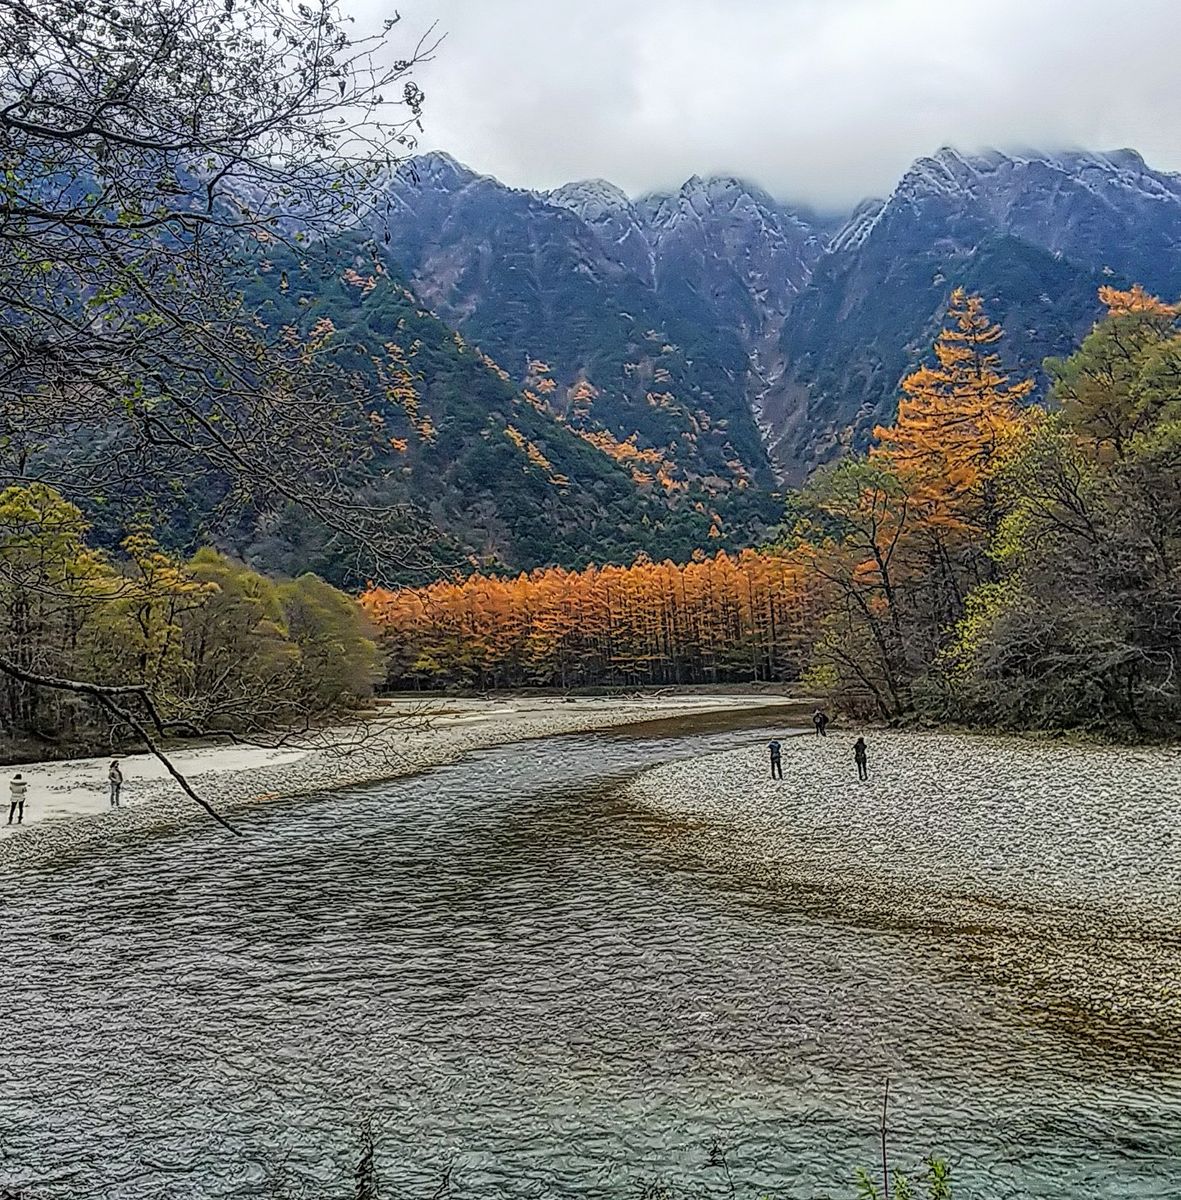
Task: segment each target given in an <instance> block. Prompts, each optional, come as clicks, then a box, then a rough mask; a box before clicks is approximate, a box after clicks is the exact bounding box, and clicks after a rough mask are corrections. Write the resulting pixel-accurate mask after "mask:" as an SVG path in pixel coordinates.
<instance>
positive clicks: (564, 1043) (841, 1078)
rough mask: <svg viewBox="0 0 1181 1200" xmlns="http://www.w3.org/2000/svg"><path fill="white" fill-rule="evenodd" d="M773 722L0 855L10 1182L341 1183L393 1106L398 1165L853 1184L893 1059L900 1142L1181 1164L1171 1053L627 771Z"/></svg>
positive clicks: (185, 1191) (1010, 1173)
mask: <svg viewBox="0 0 1181 1200" xmlns="http://www.w3.org/2000/svg"><path fill="white" fill-rule="evenodd" d="M765 740H766V738H765V735H764V733H763V732H762V731H751V730H746V731H731V732H708V733H701V732H698V733H688V732H685V731H684V730H683V729H682V730H680V731H678V732H677V733H675V735H673V736H661V737H657V736H648V734H647V733H645V734H644V735H642V736H628V737H625V736H618V735H617V736H600V737H583V738H566V739H561V740H554V741H549V742H533V743H524V744H521V745H517V746H509V747H506V748H503V749H500V750H496V751H492V752H487V753H483V754H480V755H477V756H473V757H472V758H470V759H468V760H467V761H465V762H463V763H461V764H458V765H456V766H453V767H449V768H444V769H440V770H437V771H433V772H430V773H428V774H424V775H421V776H418V777H414V778H410V779H405V780H401V781H398V782H395V783H390V784H385V785H381V786H378V787H373V788H368V789H364V790H358V791H353V792H348V793H342V794H340V795H338V796H335V797H331V798H316V799H306V800H300V801H295V802H291V803H285V804H282V805H276V806H273V807H270V808H268V809H265V810H257V811H255V812H254V813H253V814H252V815H251V817H250V819H249V821H248V832H249V837H248V838H247V839H246V840H245V841H237V840H232V839H229V838H227V837H223V836H222V835H221V834H220V833H219V832H218V831H217V830H216V829H214V828H213V827H211V826H210V825H208V824H206V823H203V822H195V823H194V824H193V825H192V826H191V827H189V828H187V829H186V830H185V831H183V832H181V833H179V834H178V833H173V834H169V835H167V836H162V837H160V838H158V839H156V840H153V841H150V842H148V843H147V844H139V845H135V846H128V847H125V848H124V849H123V850H122V851H120V852H112V853H110V854H107V855H104V856H93V857H90V858H88V859H86V860H84V861H80V862H74V863H70V864H68V865H66V864H62V865H59V866H56V867H47V868H45V869H43V870H40V871H25V872H22V873H21V874H19V875H16V874H9V875H5V876H3V877H2V879H0V884H2V888H3V895H2V900H3V905H2V907H0V920H2V922H3V924H2V926H0V928H2V931H3V932H2V935H0V936H2V939H3V941H2V943H0V945H2V954H3V960H2V961H3V966H2V978H3V991H2V993H0V1035H2V1038H3V1043H2V1045H0V1150H2V1151H3V1156H2V1157H0V1183H9V1184H13V1185H27V1186H28V1187H30V1188H31V1189H33V1191H32V1194H34V1195H44V1196H47V1197H53V1198H58V1197H73V1196H103V1197H112V1198H118V1200H132V1198H135V1200H139V1198H141V1197H156V1196H168V1197H185V1198H188V1197H202V1198H206V1197H208V1198H210V1200H212V1198H214V1197H228V1196H247V1195H259V1196H262V1195H270V1194H273V1193H272V1192H271V1191H270V1190H268V1189H269V1188H270V1186H271V1181H272V1180H273V1179H274V1177H275V1176H276V1174H279V1173H281V1174H284V1175H285V1176H286V1178H287V1179H288V1181H289V1185H290V1186H291V1188H292V1189H293V1190H296V1189H298V1187H300V1186H306V1187H309V1188H312V1189H320V1188H322V1189H323V1190H322V1191H320V1192H319V1193H318V1194H329V1195H334V1196H344V1195H347V1194H348V1185H347V1180H348V1178H349V1176H350V1172H351V1169H352V1163H353V1161H354V1159H355V1131H356V1128H357V1124H358V1121H359V1119H360V1118H361V1116H362V1115H363V1114H366V1113H372V1114H373V1117H374V1123H375V1128H376V1130H377V1134H378V1140H379V1149H378V1162H379V1168H380V1172H381V1175H382V1177H383V1179H384V1180H385V1181H386V1183H387V1184H389V1185H392V1188H393V1190H394V1191H395V1192H396V1193H397V1194H398V1195H403V1196H421V1197H429V1196H431V1195H433V1194H434V1193H435V1191H436V1188H437V1187H438V1185H439V1181H440V1179H441V1178H442V1176H443V1174H444V1172H445V1171H447V1170H448V1169H450V1170H451V1179H452V1186H453V1188H454V1189H455V1193H456V1194H457V1195H467V1196H481V1197H483V1196H493V1195H512V1196H555V1195H559V1196H587V1197H589V1196H606V1195H614V1196H618V1195H629V1194H635V1193H636V1192H637V1191H638V1188H639V1186H640V1184H641V1183H642V1182H643V1181H649V1180H655V1179H661V1180H665V1181H667V1182H670V1183H685V1184H692V1185H694V1186H696V1187H699V1188H705V1187H708V1188H709V1189H710V1190H711V1191H715V1192H717V1193H719V1194H725V1193H726V1191H727V1185H726V1182H725V1178H724V1175H723V1173H722V1171H721V1169H719V1168H718V1167H711V1166H709V1165H708V1162H707V1153H708V1148H709V1146H710V1144H711V1143H712V1142H713V1141H714V1140H715V1139H716V1140H717V1141H718V1142H719V1144H720V1145H721V1147H722V1148H724V1149H725V1150H726V1156H727V1162H728V1164H729V1168H730V1170H731V1172H732V1173H733V1177H734V1179H735V1182H736V1183H737V1184H738V1185H739V1186H740V1187H744V1186H746V1185H747V1184H749V1185H751V1186H756V1185H757V1186H758V1187H759V1188H762V1189H764V1190H766V1191H773V1192H774V1194H776V1195H777V1196H795V1197H809V1198H811V1197H817V1196H823V1195H828V1196H832V1197H834V1198H836V1197H843V1196H851V1195H852V1194H853V1188H852V1187H851V1186H850V1185H849V1182H848V1181H849V1177H850V1175H851V1171H852V1167H853V1166H854V1165H855V1164H857V1163H865V1164H866V1165H867V1166H872V1165H873V1163H874V1162H875V1161H876V1156H877V1152H878V1151H877V1136H878V1135H877V1123H878V1120H879V1110H880V1103H881V1091H882V1084H883V1081H884V1080H885V1078H886V1077H887V1076H888V1077H889V1078H890V1080H891V1096H892V1114H891V1121H890V1124H891V1131H892V1132H891V1142H892V1145H893V1148H894V1149H893V1153H894V1155H895V1156H896V1160H897V1162H898V1164H899V1165H904V1164H908V1163H911V1162H915V1161H917V1160H918V1159H919V1158H920V1157H921V1155H922V1154H924V1153H925V1152H927V1151H928V1150H934V1151H937V1152H940V1153H944V1154H947V1155H948V1156H950V1157H951V1158H952V1159H953V1162H954V1167H955V1176H956V1177H957V1178H958V1179H959V1180H960V1182H961V1184H962V1185H963V1190H962V1192H957V1196H959V1195H963V1196H964V1197H967V1198H976V1200H1008V1198H1010V1197H1031V1198H1032V1197H1037V1198H1039V1200H1068V1198H1069V1200H1078V1198H1079V1197H1081V1196H1083V1195H1085V1196H1087V1197H1088V1200H1107V1198H1109V1197H1110V1198H1115V1197H1119V1198H1121V1200H1123V1198H1128V1200H1148V1198H1150V1197H1151V1198H1154V1200H1155V1198H1159V1200H1165V1198H1166V1197H1167V1198H1170V1200H1172V1198H1174V1197H1176V1196H1177V1195H1178V1180H1179V1179H1181V1067H1179V1069H1178V1070H1177V1071H1170V1070H1169V1069H1167V1068H1161V1067H1159V1066H1158V1067H1152V1068H1148V1067H1144V1066H1137V1065H1135V1063H1134V1061H1129V1060H1128V1059H1125V1058H1121V1059H1118V1060H1117V1059H1113V1058H1110V1057H1107V1056H1105V1054H1104V1053H1103V1052H1102V1051H1101V1050H1100V1049H1097V1048H1096V1047H1094V1046H1092V1045H1089V1044H1086V1043H1080V1042H1077V1041H1075V1040H1073V1039H1072V1038H1070V1037H1069V1036H1068V1035H1067V1034H1066V1033H1062V1032H1055V1031H1054V1030H1053V1029H1047V1028H1045V1027H1043V1026H1042V1025H1040V1024H1038V1023H1037V1022H1035V1021H1033V1020H1031V1019H1030V1016H1029V1014H1028V1012H1026V1011H1024V1010H1023V1009H1021V1008H1020V1007H1019V1006H1015V1005H1014V1004H1013V1003H1012V1001H1011V998H1010V997H1008V996H1007V995H1006V996H1001V995H1000V994H999V993H994V992H993V991H991V989H990V986H989V984H988V982H987V980H986V979H984V978H982V977H980V976H978V975H973V974H970V973H968V972H967V971H966V970H965V968H964V967H963V965H962V963H961V962H960V960H958V959H957V958H956V956H955V955H954V954H950V953H948V952H947V947H946V946H945V945H944V944H942V943H941V941H940V940H939V939H938V938H937V937H936V936H934V935H923V934H916V933H914V932H907V933H900V932H891V931H889V930H881V929H874V928H863V927H858V926H857V925H856V924H854V923H851V922H849V921H847V920H846V921H837V920H835V919H833V918H831V917H823V916H817V915H815V914H810V913H809V912H807V911H802V910H801V909H800V907H799V901H798V899H797V900H796V901H793V902H789V901H787V900H786V899H784V898H781V897H777V896H776V895H775V894H774V892H773V890H769V889H768V888H767V887H765V886H763V885H759V884H756V883H754V882H750V883H747V882H745V881H744V880H743V879H742V878H741V877H738V878H736V877H735V876H734V874H733V873H729V874H723V873H721V872H720V871H719V870H718V869H716V868H711V867H708V866H703V865H702V864H701V863H700V861H696V860H688V859H685V858H683V857H682V853H681V851H680V849H679V848H678V847H679V846H680V845H681V841H682V839H680V838H678V837H677V836H676V834H677V830H676V828H675V827H674V826H672V825H670V823H669V820H668V819H667V818H661V817H659V816H657V815H655V814H654V813H651V812H648V811H645V810H644V809H642V808H640V807H637V806H636V805H635V804H634V803H632V802H629V801H628V800H626V799H625V798H623V797H622V796H621V795H620V793H619V791H618V784H619V783H621V782H622V781H623V780H624V779H626V778H627V777H628V775H629V774H631V773H634V772H635V771H636V770H639V769H641V768H643V767H646V766H651V765H653V764H655V763H658V762H661V761H665V760H667V759H670V758H676V757H682V756H685V755H690V754H703V753H710V752H713V751H715V750H719V749H724V748H729V747H733V746H735V745H741V744H744V743H751V744H758V743H760V742H763V741H765ZM1034 999H1036V998H1034Z"/></svg>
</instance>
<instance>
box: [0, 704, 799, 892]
mask: <svg viewBox="0 0 1181 1200" xmlns="http://www.w3.org/2000/svg"><path fill="white" fill-rule="evenodd" d="M776 704H782V700H781V699H774V698H772V699H761V698H750V697H728V698H727V697H706V696H702V697H696V696H686V697H672V698H662V699H651V700H644V699H635V700H598V699H591V700H580V701H578V702H576V703H570V704H567V703H563V702H562V701H561V700H560V699H557V698H549V699H528V700H523V701H508V702H505V703H497V702H494V701H488V702H479V701H458V702H444V703H441V704H438V705H433V706H432V705H429V704H427V705H423V706H421V708H418V707H412V708H411V709H409V710H408V713H407V715H406V716H405V717H403V718H399V717H397V716H395V717H389V718H386V720H385V724H386V725H387V726H388V728H389V732H388V733H382V732H380V725H381V723H380V722H377V723H374V727H373V729H371V730H370V731H369V732H368V733H367V734H366V737H365V740H364V742H363V743H362V744H360V745H359V746H357V747H355V748H353V749H351V750H350V749H346V748H347V746H348V740H349V739H348V737H347V736H342V737H341V739H340V740H339V744H338V745H337V747H336V748H334V749H316V750H309V751H306V752H303V753H292V752H290V751H287V752H285V753H284V752H279V753H276V752H274V751H266V750H258V751H251V750H250V749H249V748H247V749H246V750H245V751H243V750H242V749H241V748H237V747H228V748H227V749H226V750H225V751H224V754H219V752H218V751H211V750H203V751H197V752H195V753H193V752H180V753H178V755H177V756H176V757H177V762H178V764H179V765H180V767H181V769H182V772H183V773H184V774H185V776H186V778H187V779H188V781H189V783H190V784H191V785H192V786H193V787H194V789H195V790H196V791H197V792H198V794H199V795H201V796H202V798H204V799H205V800H207V801H208V802H209V803H210V804H212V806H213V807H214V809H215V810H216V811H217V812H219V813H220V814H222V815H223V816H225V817H226V818H227V819H230V820H232V819H233V816H234V814H235V813H239V812H241V811H243V810H244V809H248V808H251V807H253V806H256V805H258V804H265V803H267V802H270V801H273V800H276V799H283V798H289V797H294V796H302V795H310V794H313V793H322V792H332V791H338V790H340V789H342V788H349V787H358V786H362V785H365V784H371V783H376V782H379V781H381V780H384V779H394V778H397V777H399V776H403V775H410V774H413V773H415V772H417V771H424V770H428V769H430V768H432V767H439V766H444V765H446V764H448V763H452V762H455V761H456V760H458V759H460V758H462V757H463V756H464V755H465V754H468V753H470V752H472V751H475V750H484V749H488V748H490V747H493V746H500V745H504V744H506V743H509V742H515V741H523V740H527V739H532V738H544V737H554V736H557V735H561V734H575V733H589V732H593V731H595V730H600V729H610V728H616V727H619V726H623V725H631V724H638V723H641V722H646V721H652V720H660V719H664V718H675V717H681V716H689V715H693V714H697V713H711V712H725V711H729V710H744V711H750V710H757V709H758V708H761V707H765V706H767V707H774V706H775V705H776ZM375 730H376V732H375ZM186 758H187V760H188V761H186ZM219 758H224V761H225V762H226V763H227V764H230V769H219V767H218V762H219ZM194 760H195V761H194ZM123 762H124V773H125V775H126V777H127V783H126V784H125V786H124V797H123V799H124V805H123V807H121V808H119V809H117V810H110V809H108V808H107V807H106V802H105V777H106V772H105V765H106V764H105V760H94V761H93V763H91V764H87V765H88V766H89V768H90V771H89V773H90V775H91V776H93V779H92V780H91V782H90V784H89V785H88V786H89V790H90V791H91V792H93V797H90V796H88V797H87V798H86V809H85V810H82V809H80V810H79V811H78V812H77V813H76V814H74V815H62V816H59V817H56V818H55V819H52V820H40V821H38V822H36V823H35V824H34V823H30V824H27V825H25V826H24V827H23V828H21V829H19V830H16V829H12V830H5V833H6V834H7V836H5V837H4V838H2V839H0V872H4V871H5V870H6V869H12V868H17V867H22V866H36V865H40V864H44V863H47V862H51V861H55V860H58V859H60V858H63V857H66V858H68V857H73V856H77V855H79V854H87V853H91V852H92V851H94V850H96V849H101V848H104V847H113V846H116V845H118V844H120V843H122V842H125V841H127V840H128V839H130V838H135V837H136V836H140V835H143V834H146V833H150V832H151V831H153V830H161V829H167V828H170V827H176V826H179V825H181V824H184V823H187V822H190V821H204V822H208V823H209V826H210V829H211V831H212V832H213V834H214V835H215V836H224V837H231V836H232V835H231V834H230V833H229V832H228V831H225V830H222V829H220V827H218V826H217V825H216V824H214V822H213V821H212V818H210V817H209V816H208V815H207V814H206V813H205V812H203V811H202V810H201V808H200V807H199V806H198V805H197V804H195V803H194V802H193V801H192V800H191V799H190V798H189V797H188V796H186V795H185V794H184V792H183V791H182V790H181V789H180V787H179V786H178V785H177V784H176V783H175V781H173V780H172V779H170V778H167V777H160V776H161V770H160V768H159V766H158V764H156V763H155V762H152V761H151V760H148V759H146V756H137V757H136V758H125V759H124V760H123ZM70 765H71V764H45V765H44V770H43V771H40V772H39V770H38V765H37V764H33V765H32V766H22V767H21V768H20V769H21V770H22V771H23V773H24V774H25V776H26V778H28V779H29V780H30V805H32V804H36V803H38V796H37V791H38V788H39V786H40V779H39V775H41V776H49V777H51V778H52V777H53V776H54V775H55V774H57V775H60V774H62V768H63V767H65V768H68V767H69V766H70ZM75 765H80V764H75ZM148 768H150V769H151V775H150V776H149V775H148ZM63 786H64V785H63ZM58 807H59V810H60V811H62V812H63V813H64V812H65V811H66V810H68V807H69V806H68V804H67V805H64V806H58Z"/></svg>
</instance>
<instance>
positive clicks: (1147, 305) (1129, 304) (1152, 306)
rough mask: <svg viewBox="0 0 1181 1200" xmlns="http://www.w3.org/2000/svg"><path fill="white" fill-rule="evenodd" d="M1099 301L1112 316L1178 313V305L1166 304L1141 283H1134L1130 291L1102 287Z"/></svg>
mask: <svg viewBox="0 0 1181 1200" xmlns="http://www.w3.org/2000/svg"><path fill="white" fill-rule="evenodd" d="M1099 302H1100V303H1101V304H1102V305H1103V306H1104V307H1105V308H1106V309H1107V313H1108V315H1109V316H1112V317H1122V316H1128V315H1129V314H1132V313H1145V314H1149V315H1151V316H1157V317H1175V316H1177V314H1178V311H1181V310H1179V309H1178V307H1177V305H1175V304H1166V303H1165V302H1164V301H1163V300H1161V299H1160V297H1159V296H1154V295H1152V294H1151V293H1150V292H1146V291H1145V290H1144V288H1142V287H1141V286H1140V284H1138V283H1136V284H1133V285H1132V287H1131V289H1130V290H1128V291H1120V289H1119V288H1114V287H1110V286H1108V287H1101V288H1100V289H1099Z"/></svg>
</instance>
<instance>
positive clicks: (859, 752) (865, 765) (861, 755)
mask: <svg viewBox="0 0 1181 1200" xmlns="http://www.w3.org/2000/svg"><path fill="white" fill-rule="evenodd" d="M853 758H854V759H855V760H856V762H857V778H858V779H860V780H862V781H864V780H866V779H868V778H869V747H868V746H866V744H865V738H863V737H859V738H858V739H857V740H856V741H855V742H854V743H853Z"/></svg>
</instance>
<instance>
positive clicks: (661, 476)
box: [576, 429, 685, 491]
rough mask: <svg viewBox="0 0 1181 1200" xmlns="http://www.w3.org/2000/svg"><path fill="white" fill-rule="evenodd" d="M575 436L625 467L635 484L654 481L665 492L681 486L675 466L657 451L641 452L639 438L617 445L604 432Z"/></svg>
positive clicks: (628, 439) (596, 431) (616, 439)
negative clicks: (657, 482) (655, 480)
mask: <svg viewBox="0 0 1181 1200" xmlns="http://www.w3.org/2000/svg"><path fill="white" fill-rule="evenodd" d="M576 432H577V434H578V436H579V437H580V438H582V440H583V441H584V442H589V443H590V444H591V445H592V446H594V448H595V449H596V450H599V451H601V452H602V453H603V454H605V455H607V457H608V458H611V459H614V460H615V461H616V462H617V463H622V464H623V465H624V466H625V467H627V468H628V469H629V470H630V471H631V476H632V479H633V480H635V482H636V483H639V484H649V483H652V481H653V479H657V480H659V481H660V484H661V486H662V487H663V488H665V490H666V491H674V490H676V489H677V488H682V487H684V486H685V485H684V483H683V482H680V481H678V480H677V479H676V478H675V475H674V472H675V471H676V469H677V468H676V464H675V463H672V462H669V460H668V459H666V458H665V457H664V455H663V454H662V453H661V452H660V451H659V450H643V449H641V448H640V447H639V446H638V445H637V440H638V438H639V434H636V433H633V434H632V435H631V437H629V438H626V439H625V440H624V441H622V442H621V441H620V440H619V439H618V438H616V437H614V436H613V435H612V434H610V433H608V432H607V431H606V430H605V429H579V430H576Z"/></svg>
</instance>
